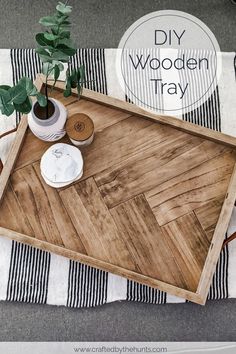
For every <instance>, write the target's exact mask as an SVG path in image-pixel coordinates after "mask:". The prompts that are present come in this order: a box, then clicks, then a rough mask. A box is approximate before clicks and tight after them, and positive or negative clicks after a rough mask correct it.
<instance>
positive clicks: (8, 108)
mask: <svg viewBox="0 0 236 354" xmlns="http://www.w3.org/2000/svg"><path fill="white" fill-rule="evenodd" d="M10 100H11V96H10V94H9V92H8V90H4V89H2V88H1V89H0V110H1V112H2V114H4V115H6V116H10V115H11V114H12V113H13V112H14V107H13V105H12V104H11V102H10Z"/></svg>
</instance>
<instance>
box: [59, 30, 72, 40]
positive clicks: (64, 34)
mask: <svg viewBox="0 0 236 354" xmlns="http://www.w3.org/2000/svg"><path fill="white" fill-rule="evenodd" d="M59 34H60V38H62V39H64V38H66V39H69V38H70V31H63V30H62V31H59Z"/></svg>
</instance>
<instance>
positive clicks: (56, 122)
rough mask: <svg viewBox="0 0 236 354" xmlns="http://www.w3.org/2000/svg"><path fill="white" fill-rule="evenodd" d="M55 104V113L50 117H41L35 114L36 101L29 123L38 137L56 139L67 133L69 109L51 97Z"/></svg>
mask: <svg viewBox="0 0 236 354" xmlns="http://www.w3.org/2000/svg"><path fill="white" fill-rule="evenodd" d="M49 100H50V101H51V102H52V103H53V106H54V113H53V114H52V116H51V117H49V118H48V119H40V118H38V117H37V115H36V114H35V104H36V102H34V104H33V107H32V110H31V112H30V113H29V114H28V124H29V127H30V130H31V131H32V133H33V134H34V135H35V136H37V138H39V139H41V140H44V141H56V140H59V139H61V138H63V136H64V135H65V134H66V131H65V123H66V119H67V110H66V108H65V106H64V105H63V104H62V103H61V102H59V101H57V100H55V99H54V98H50V99H49Z"/></svg>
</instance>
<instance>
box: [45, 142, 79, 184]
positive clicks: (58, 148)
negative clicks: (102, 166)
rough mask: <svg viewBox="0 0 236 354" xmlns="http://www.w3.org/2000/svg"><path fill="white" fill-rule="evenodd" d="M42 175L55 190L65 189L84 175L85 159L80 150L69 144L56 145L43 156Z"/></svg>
mask: <svg viewBox="0 0 236 354" xmlns="http://www.w3.org/2000/svg"><path fill="white" fill-rule="evenodd" d="M40 170H41V175H42V177H43V179H44V181H45V182H46V183H47V184H48V185H49V186H51V187H53V188H61V187H65V186H67V185H69V184H71V183H73V182H75V181H77V180H79V179H80V178H81V177H82V175H83V158H82V154H81V152H80V150H79V149H78V148H76V147H75V146H71V145H69V144H63V143H59V144H54V145H52V146H51V147H50V148H49V149H48V150H47V151H46V152H45V153H44V154H43V156H42V158H41V162H40Z"/></svg>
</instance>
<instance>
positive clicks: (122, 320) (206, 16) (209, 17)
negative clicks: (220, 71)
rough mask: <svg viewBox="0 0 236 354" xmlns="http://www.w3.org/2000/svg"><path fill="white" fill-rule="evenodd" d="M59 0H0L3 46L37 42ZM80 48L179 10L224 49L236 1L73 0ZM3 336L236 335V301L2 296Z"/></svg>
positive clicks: (230, 47)
mask: <svg viewBox="0 0 236 354" xmlns="http://www.w3.org/2000/svg"><path fill="white" fill-rule="evenodd" d="M55 3H56V1H52V0H37V1H36V0H31V1H29V0H20V1H19V0H9V1H8V2H6V1H3V0H0V8H1V11H0V48H16V47H18V48H19V47H21V48H31V47H34V46H35V42H34V39H33V34H34V33H36V32H37V31H39V30H40V26H39V25H37V20H38V18H39V17H41V16H43V15H45V14H48V13H49V12H50V11H51V10H52V9H53V8H54V5H55ZM69 3H70V4H71V5H73V6H74V14H73V17H74V18H73V20H74V26H73V30H74V33H75V36H74V38H75V39H76V43H77V46H78V47H106V48H109V47H116V46H117V44H118V43H119V40H120V38H121V36H122V34H123V32H124V31H125V30H126V29H127V28H128V26H129V25H131V24H132V23H133V22H134V21H135V20H136V19H138V18H139V17H141V16H143V15H145V14H147V13H149V12H151V11H156V10H161V9H178V10H181V11H186V12H189V13H191V14H193V15H195V16H197V17H199V18H200V19H201V20H202V21H204V22H205V23H206V24H207V25H208V26H209V27H210V28H211V30H212V31H213V32H214V33H215V35H216V37H217V39H218V41H219V44H220V46H221V49H222V50H223V51H234V50H235V49H236V31H235V29H236V25H235V15H236V6H234V5H232V4H231V2H230V1H229V0H192V1H189V0H178V1H176V0H142V1H141V0H140V1H139V0H119V1H118V0H107V1H105V0H80V1H76V0H71V1H69ZM0 276H1V275H0ZM0 340H1V341H13V340H15V341H95V340H96V341H103V340H104V341H113V340H117V341H235V340H236V300H224V301H211V302H208V303H207V305H206V306H205V307H201V306H198V305H194V304H190V303H188V304H176V305H172V304H171V305H170V304H169V305H146V304H140V303H128V302H121V303H113V304H109V305H105V306H102V307H99V308H95V309H82V310H72V309H67V308H63V307H60V308H58V307H54V306H41V305H29V304H20V303H6V302H0Z"/></svg>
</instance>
